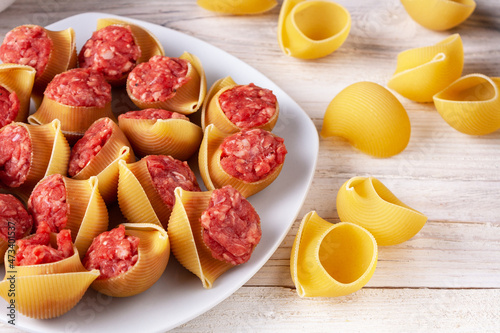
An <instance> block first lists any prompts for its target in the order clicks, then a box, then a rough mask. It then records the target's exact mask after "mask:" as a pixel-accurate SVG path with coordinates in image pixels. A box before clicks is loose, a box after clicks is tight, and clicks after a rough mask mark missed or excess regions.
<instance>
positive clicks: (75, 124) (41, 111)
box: [28, 97, 116, 143]
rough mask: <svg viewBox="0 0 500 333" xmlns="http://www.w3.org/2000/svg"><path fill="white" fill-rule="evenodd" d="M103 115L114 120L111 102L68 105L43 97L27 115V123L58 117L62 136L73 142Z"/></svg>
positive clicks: (35, 123) (37, 123) (38, 122)
mask: <svg viewBox="0 0 500 333" xmlns="http://www.w3.org/2000/svg"><path fill="white" fill-rule="evenodd" d="M103 117H108V118H111V119H112V120H113V121H114V122H116V119H115V116H114V115H113V113H112V112H111V102H108V103H106V105H105V106H104V107H93V106H70V105H64V104H61V103H59V102H56V101H54V100H52V99H50V98H47V97H44V98H43V100H42V104H41V105H40V107H39V108H38V110H37V111H36V112H35V113H34V114H32V115H31V116H29V117H28V123H30V124H32V125H43V124H46V123H49V122H51V121H52V120H54V119H59V120H60V122H61V130H62V132H63V133H64V136H65V137H66V139H67V140H68V141H69V142H70V143H75V142H76V141H77V140H78V139H79V138H81V137H82V136H83V134H84V133H85V131H86V130H87V129H88V128H89V127H90V125H92V123H93V122H94V121H96V120H97V119H99V118H103Z"/></svg>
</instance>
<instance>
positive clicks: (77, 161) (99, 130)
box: [68, 118, 113, 177]
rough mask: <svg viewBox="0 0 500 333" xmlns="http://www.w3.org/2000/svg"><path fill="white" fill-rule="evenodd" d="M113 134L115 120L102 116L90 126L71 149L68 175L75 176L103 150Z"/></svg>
mask: <svg viewBox="0 0 500 333" xmlns="http://www.w3.org/2000/svg"><path fill="white" fill-rule="evenodd" d="M112 134H113V121H112V120H111V119H109V118H101V119H99V120H98V121H96V122H94V123H93V124H92V126H90V127H89V129H88V130H87V131H85V134H84V135H83V137H82V138H81V139H80V140H78V141H77V142H76V143H75V145H74V146H73V148H72V149H71V156H70V158H69V166H68V175H69V176H70V177H73V176H75V175H76V174H77V173H79V172H80V171H82V170H83V168H85V167H86V166H87V165H88V164H89V163H90V161H92V159H93V158H94V157H95V156H96V155H97V154H98V153H99V152H100V151H101V149H102V148H103V147H104V145H105V144H106V143H107V142H108V140H109V138H110V137H111V135H112Z"/></svg>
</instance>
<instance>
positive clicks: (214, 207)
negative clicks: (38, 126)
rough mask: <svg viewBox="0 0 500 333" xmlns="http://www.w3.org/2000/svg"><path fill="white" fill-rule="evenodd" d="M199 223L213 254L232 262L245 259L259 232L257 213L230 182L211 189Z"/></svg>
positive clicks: (216, 257) (240, 261)
mask: <svg viewBox="0 0 500 333" xmlns="http://www.w3.org/2000/svg"><path fill="white" fill-rule="evenodd" d="M200 222H201V226H202V227H203V241H204V243H205V245H207V247H208V248H209V249H210V250H211V252H212V256H213V257H214V258H215V259H218V260H222V261H226V262H228V263H230V264H232V265H239V264H242V263H245V262H247V261H248V260H249V259H250V256H251V255H252V252H253V249H254V248H255V246H256V245H257V244H258V243H259V241H260V238H261V235H262V231H261V229H260V218H259V215H258V214H257V212H256V211H255V209H254V208H253V206H252V205H251V204H250V202H248V201H247V200H246V199H245V198H244V197H243V196H242V195H241V194H240V193H239V192H238V191H236V190H235V189H234V188H233V187H231V186H229V185H228V186H224V187H222V188H221V189H217V190H214V191H213V192H212V196H211V197H210V202H209V205H208V208H207V210H205V211H204V212H203V214H202V215H201V217H200Z"/></svg>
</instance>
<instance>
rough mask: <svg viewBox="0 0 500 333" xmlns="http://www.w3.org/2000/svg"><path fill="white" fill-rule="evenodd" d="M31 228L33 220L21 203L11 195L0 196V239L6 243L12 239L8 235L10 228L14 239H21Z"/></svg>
mask: <svg viewBox="0 0 500 333" xmlns="http://www.w3.org/2000/svg"><path fill="white" fill-rule="evenodd" d="M12 224H13V225H12ZM32 226H33V218H32V217H31V215H29V214H28V212H27V211H26V209H25V208H24V206H23V204H22V203H21V201H19V200H17V199H16V197H14V196H13V195H10V194H0V237H1V238H3V239H4V240H5V241H8V240H9V239H10V238H12V235H10V233H11V232H12V229H10V228H12V227H14V228H15V230H14V233H13V235H14V238H15V239H20V238H23V237H24V235H26V233H27V232H29V231H30V230H31V227H32ZM9 227H10V228H9ZM9 229H10V230H9Z"/></svg>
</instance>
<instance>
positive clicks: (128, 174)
mask: <svg viewBox="0 0 500 333" xmlns="http://www.w3.org/2000/svg"><path fill="white" fill-rule="evenodd" d="M118 169H119V178H118V204H119V205H120V210H121V211H122V213H123V216H124V217H125V218H126V219H127V221H129V222H132V223H149V224H156V225H158V226H162V225H167V223H168V219H169V217H170V213H171V210H170V209H169V208H168V206H167V205H165V204H164V203H163V200H162V199H161V197H160V195H159V194H158V192H157V191H156V189H155V187H154V184H153V180H152V179H151V175H150V174H149V171H148V167H147V164H146V160H145V159H142V160H140V161H138V162H135V163H129V164H127V163H126V162H125V161H123V160H122V161H119V162H118Z"/></svg>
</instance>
